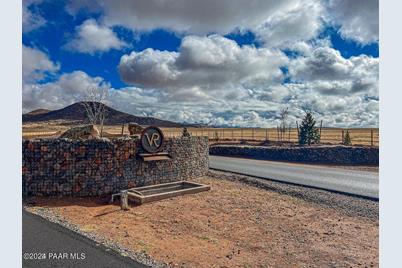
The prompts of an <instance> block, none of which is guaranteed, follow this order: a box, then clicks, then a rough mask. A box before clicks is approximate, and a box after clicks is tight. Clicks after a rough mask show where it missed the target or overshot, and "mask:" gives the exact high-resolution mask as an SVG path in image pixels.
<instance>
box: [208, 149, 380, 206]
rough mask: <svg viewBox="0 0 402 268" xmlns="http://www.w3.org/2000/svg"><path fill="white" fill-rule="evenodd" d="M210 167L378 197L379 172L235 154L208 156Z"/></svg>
mask: <svg viewBox="0 0 402 268" xmlns="http://www.w3.org/2000/svg"><path fill="white" fill-rule="evenodd" d="M209 167H210V168H212V169H217V170H222V171H229V172H234V173H239V174H244V175H249V176H254V177H259V178H264V179H271V180H275V181H281V182H287V183H293V184H298V185H303V186H309V187H315V188H320V189H325V190H330V191H336V192H342V193H348V194H353V195H358V196H363V197H368V198H373V199H378V198H379V195H378V173H376V172H367V171H357V170H347V169H341V168H332V167H325V166H318V165H306V164H293V163H284V162H274V161H265V160H254V159H245V158H235V157H223V156H212V155H210V156H209Z"/></svg>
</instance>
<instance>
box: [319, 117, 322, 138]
mask: <svg viewBox="0 0 402 268" xmlns="http://www.w3.org/2000/svg"><path fill="white" fill-rule="evenodd" d="M321 129H322V120H321V123H320V142H319V143H321Z"/></svg>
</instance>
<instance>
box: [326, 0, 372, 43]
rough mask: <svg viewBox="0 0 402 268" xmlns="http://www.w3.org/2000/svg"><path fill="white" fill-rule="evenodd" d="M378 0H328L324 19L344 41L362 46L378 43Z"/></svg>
mask: <svg viewBox="0 0 402 268" xmlns="http://www.w3.org/2000/svg"><path fill="white" fill-rule="evenodd" d="M378 5H379V1H378V0H330V1H328V4H327V13H326V14H327V15H326V19H327V20H328V21H329V22H330V23H332V24H333V25H335V26H339V27H340V29H339V32H340V33H341V35H342V37H344V38H346V39H353V40H355V41H357V42H360V43H362V44H367V43H372V42H378V35H379V19H378V17H379V12H378Z"/></svg>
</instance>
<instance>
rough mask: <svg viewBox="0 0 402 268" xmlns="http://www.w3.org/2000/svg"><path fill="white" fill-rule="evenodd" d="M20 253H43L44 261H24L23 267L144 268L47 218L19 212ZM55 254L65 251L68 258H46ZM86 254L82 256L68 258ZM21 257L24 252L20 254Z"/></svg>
mask: <svg viewBox="0 0 402 268" xmlns="http://www.w3.org/2000/svg"><path fill="white" fill-rule="evenodd" d="M22 253H23V254H24V253H45V254H46V259H45V260H24V258H23V261H22V267H35V268H39V267H40V268H47V267H63V268H64V267H88V268H89V267H90V268H92V267H97V268H98V267H99V268H103V267H104V268H110V267H116V268H120V267H122V268H126V267H127V268H128V267H144V266H142V265H140V264H138V263H136V262H134V261H133V260H131V259H129V258H127V257H122V256H120V255H118V254H117V253H115V252H114V251H110V250H109V251H108V250H107V249H106V248H105V247H103V246H100V245H97V244H96V243H95V242H93V241H92V240H90V239H87V238H85V237H83V236H81V235H78V234H76V233H74V232H72V231H70V230H68V229H66V228H64V227H62V226H60V225H58V224H55V223H51V222H49V221H46V220H44V219H42V218H40V217H38V216H36V215H33V214H31V213H29V212H26V211H24V210H23V211H22ZM58 253H67V254H68V258H69V259H64V260H63V259H62V258H61V259H59V260H57V259H49V257H52V256H61V257H63V255H55V254H58ZM70 253H72V254H73V256H74V253H76V255H75V257H76V258H77V257H81V258H82V255H81V254H82V253H83V254H85V259H75V260H74V259H71V255H70ZM23 256H24V255H23Z"/></svg>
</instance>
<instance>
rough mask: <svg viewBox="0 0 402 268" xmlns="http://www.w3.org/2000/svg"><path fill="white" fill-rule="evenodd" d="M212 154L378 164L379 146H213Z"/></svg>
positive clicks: (351, 163) (345, 163)
mask: <svg viewBox="0 0 402 268" xmlns="http://www.w3.org/2000/svg"><path fill="white" fill-rule="evenodd" d="M209 153H210V154H211V155H222V156H244V157H250V158H255V159H264V160H277V161H290V162H305V163H322V164H341V165H378V148H374V147H356V146H312V147H262V146H232V145H219V146H211V147H210V149H209Z"/></svg>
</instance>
